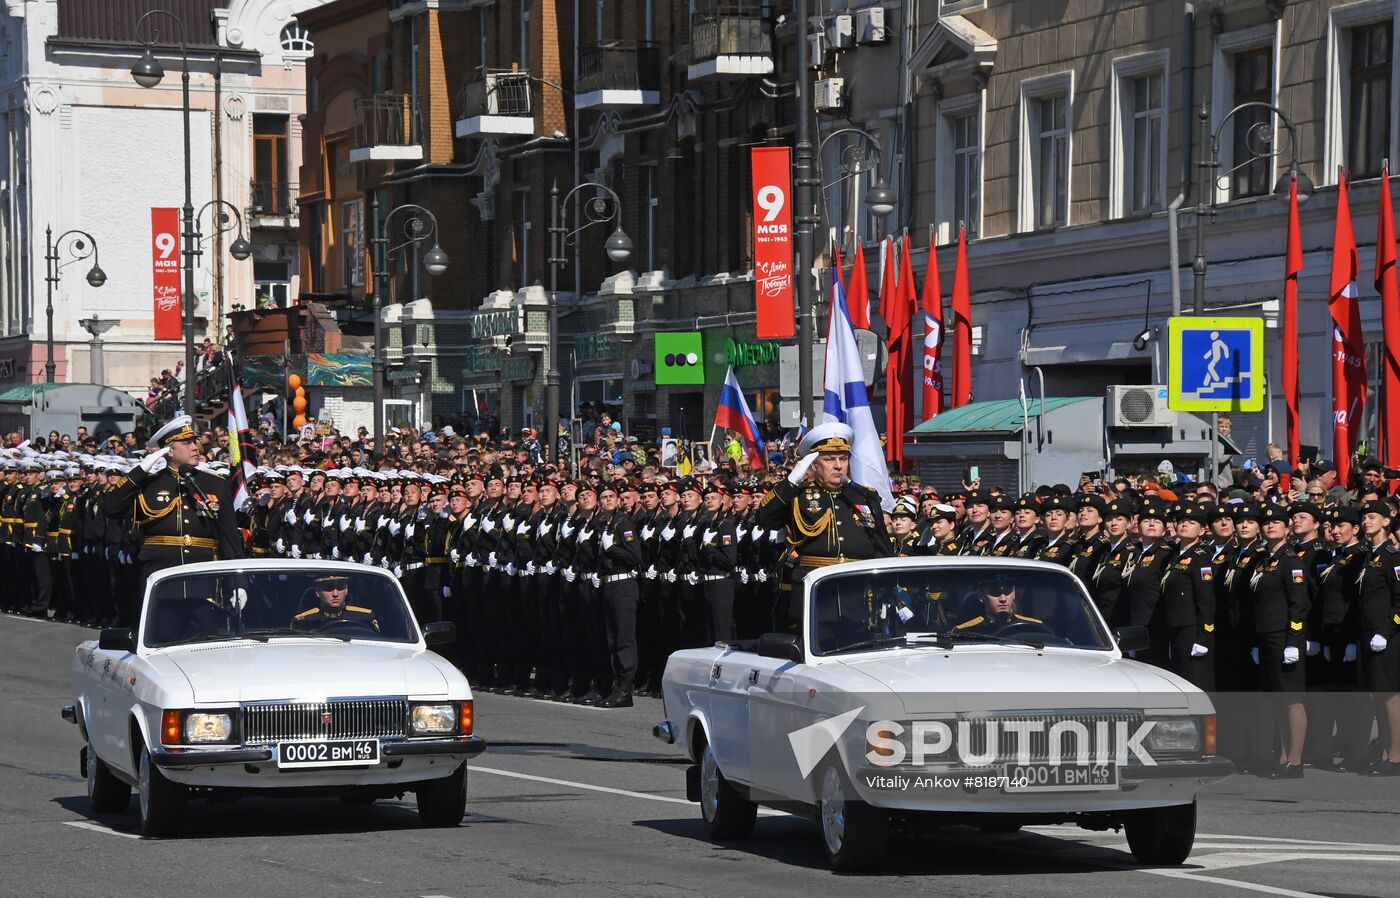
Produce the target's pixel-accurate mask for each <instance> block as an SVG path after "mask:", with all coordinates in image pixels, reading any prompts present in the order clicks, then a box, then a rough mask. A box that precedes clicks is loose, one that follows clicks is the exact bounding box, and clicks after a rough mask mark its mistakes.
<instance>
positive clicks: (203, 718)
mask: <svg viewBox="0 0 1400 898" xmlns="http://www.w3.org/2000/svg"><path fill="white" fill-rule="evenodd" d="M183 735H184V740H183V741H184V742H185V743H186V744H187V745H199V744H201V743H206V742H229V741H231V740H232V739H233V715H232V714H227V713H221V712H207V711H190V712H188V713H187V714H185V724H184V728H183Z"/></svg>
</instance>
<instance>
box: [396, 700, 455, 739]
mask: <svg viewBox="0 0 1400 898" xmlns="http://www.w3.org/2000/svg"><path fill="white" fill-rule="evenodd" d="M408 727H409V733H410V734H411V735H414V736H451V735H454V734H455V733H456V732H457V705H456V704H455V703H454V702H438V703H434V704H421V705H413V706H412V707H411V708H410V709H409V717H408Z"/></svg>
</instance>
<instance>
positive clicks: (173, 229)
mask: <svg viewBox="0 0 1400 898" xmlns="http://www.w3.org/2000/svg"><path fill="white" fill-rule="evenodd" d="M151 295H152V298H153V300H154V305H155V324H156V339H157V340H180V339H183V336H184V335H183V334H181V333H180V210H179V209H158V208H152V209H151Z"/></svg>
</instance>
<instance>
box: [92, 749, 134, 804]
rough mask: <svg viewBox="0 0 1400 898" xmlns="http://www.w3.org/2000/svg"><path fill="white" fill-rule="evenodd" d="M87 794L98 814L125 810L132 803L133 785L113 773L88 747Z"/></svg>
mask: <svg viewBox="0 0 1400 898" xmlns="http://www.w3.org/2000/svg"><path fill="white" fill-rule="evenodd" d="M85 766H86V767H87V794H88V801H89V802H91V803H92V809H93V811H94V812H96V813H98V814H106V813H113V812H119V811H125V810H126V808H127V806H128V805H129V804H131V787H130V786H128V785H127V784H126V783H124V782H122V781H121V780H119V779H117V778H116V777H115V776H113V775H112V771H111V769H109V768H108V767H107V765H106V763H104V762H103V761H102V759H101V758H99V757H98V756H97V752H95V751H93V750H92V746H91V745H89V746H88V747H87V761H86V764H85Z"/></svg>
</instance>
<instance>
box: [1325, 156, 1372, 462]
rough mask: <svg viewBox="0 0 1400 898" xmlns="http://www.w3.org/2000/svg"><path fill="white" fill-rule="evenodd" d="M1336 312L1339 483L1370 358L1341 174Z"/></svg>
mask: <svg viewBox="0 0 1400 898" xmlns="http://www.w3.org/2000/svg"><path fill="white" fill-rule="evenodd" d="M1327 310H1328V311H1329V312H1330V313H1331V314H1332V419H1333V420H1332V456H1333V459H1332V460H1333V461H1334V462H1335V463H1336V465H1337V482H1338V483H1340V484H1342V485H1343V486H1346V485H1348V484H1349V483H1350V477H1351V453H1352V450H1353V449H1354V448H1355V446H1356V436H1357V434H1356V427H1357V425H1358V423H1359V422H1360V420H1361V410H1362V408H1363V407H1364V406H1365V404H1366V356H1365V344H1364V342H1363V340H1364V337H1363V335H1362V332H1361V308H1360V305H1359V303H1357V301H1356V234H1355V233H1354V232H1353V231H1352V228H1351V204H1350V203H1349V202H1348V201H1347V182H1346V177H1345V175H1343V177H1342V178H1341V180H1340V182H1339V183H1338V184H1337V224H1336V228H1335V230H1334V231H1333V234H1332V277H1331V282H1330V285H1329V289H1328V294H1327Z"/></svg>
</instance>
